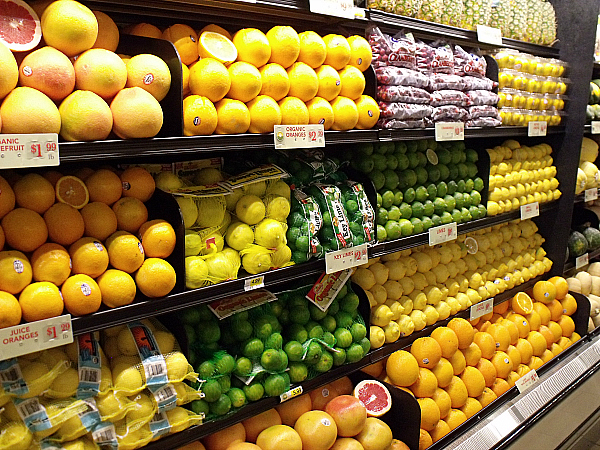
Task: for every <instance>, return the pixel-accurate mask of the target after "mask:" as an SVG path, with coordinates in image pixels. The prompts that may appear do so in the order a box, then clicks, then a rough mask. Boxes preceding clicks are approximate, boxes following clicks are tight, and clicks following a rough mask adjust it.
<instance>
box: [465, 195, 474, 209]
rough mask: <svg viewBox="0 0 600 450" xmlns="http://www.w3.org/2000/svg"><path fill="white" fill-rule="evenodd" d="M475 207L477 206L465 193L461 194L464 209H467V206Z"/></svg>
mask: <svg viewBox="0 0 600 450" xmlns="http://www.w3.org/2000/svg"><path fill="white" fill-rule="evenodd" d="M471 205H473V206H475V205H477V203H474V202H473V200H472V199H471V195H470V194H467V193H466V192H465V193H464V194H463V206H465V207H467V208H468V207H469V206H471Z"/></svg>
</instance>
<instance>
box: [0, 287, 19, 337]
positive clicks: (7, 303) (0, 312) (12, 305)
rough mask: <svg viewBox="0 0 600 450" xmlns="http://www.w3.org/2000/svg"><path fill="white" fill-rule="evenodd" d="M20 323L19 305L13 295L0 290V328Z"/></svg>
mask: <svg viewBox="0 0 600 450" xmlns="http://www.w3.org/2000/svg"><path fill="white" fill-rule="evenodd" d="M19 323H21V307H20V306H19V302H18V300H17V299H16V298H15V296H14V295H12V294H10V293H8V292H2V291H0V328H6V327H13V326H15V325H18V324H19Z"/></svg>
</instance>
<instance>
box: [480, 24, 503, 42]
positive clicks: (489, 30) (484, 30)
mask: <svg viewBox="0 0 600 450" xmlns="http://www.w3.org/2000/svg"><path fill="white" fill-rule="evenodd" d="M477 40H478V41H479V42H484V43H486V44H492V45H502V31H501V30H500V28H494V27H488V26H486V25H477Z"/></svg>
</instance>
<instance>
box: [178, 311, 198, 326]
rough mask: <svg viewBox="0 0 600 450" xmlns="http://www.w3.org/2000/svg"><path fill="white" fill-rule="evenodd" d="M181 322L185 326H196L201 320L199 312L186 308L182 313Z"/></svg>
mask: <svg viewBox="0 0 600 450" xmlns="http://www.w3.org/2000/svg"><path fill="white" fill-rule="evenodd" d="M182 314H183V315H182V316H181V321H182V322H183V323H184V324H186V325H198V324H199V323H200V320H201V316H200V312H199V311H198V309H197V308H188V309H184V310H183V311H182Z"/></svg>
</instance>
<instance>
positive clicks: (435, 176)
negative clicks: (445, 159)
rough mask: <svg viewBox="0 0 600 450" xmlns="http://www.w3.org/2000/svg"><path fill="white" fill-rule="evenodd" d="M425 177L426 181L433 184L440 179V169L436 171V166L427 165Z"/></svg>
mask: <svg viewBox="0 0 600 450" xmlns="http://www.w3.org/2000/svg"><path fill="white" fill-rule="evenodd" d="M427 175H428V177H427V179H428V180H429V181H431V182H432V183H435V182H437V181H438V180H439V179H440V169H438V168H437V166H432V165H428V166H427Z"/></svg>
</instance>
